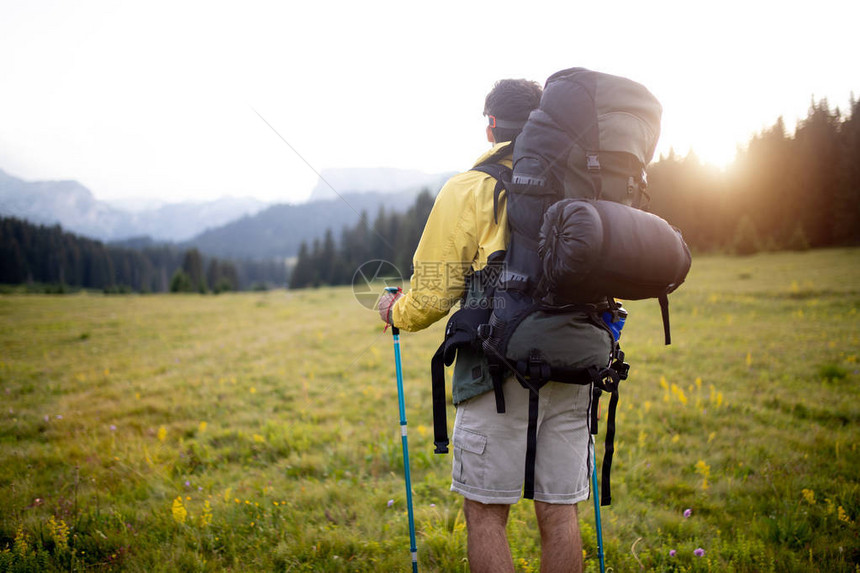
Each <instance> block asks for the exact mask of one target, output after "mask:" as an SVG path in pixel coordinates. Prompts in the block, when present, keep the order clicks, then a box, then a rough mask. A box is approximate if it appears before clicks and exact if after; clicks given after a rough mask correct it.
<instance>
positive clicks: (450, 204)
mask: <svg viewBox="0 0 860 573" xmlns="http://www.w3.org/2000/svg"><path fill="white" fill-rule="evenodd" d="M506 145H509V144H508V143H507V142H506V143H500V144H498V145H496V146H494V147H493V148H492V149H491V150H490V151H488V152H487V153H485V154H484V155H482V156H481V157H480V158H479V159H478V161H477V162H476V163H475V164H476V165H477V164H478V163H481V162H482V161H484V160H485V159H487V158H488V157H489V156H490V155H492V154H494V153H496V152H497V151H499V150H500V149H501V148H502V147H503V146H506ZM499 163H501V164H503V165H507V166H508V167H510V166H511V158H510V155H508V156H507V158H506V159H504V160H502V161H500V162H499ZM495 186H496V180H495V179H494V178H492V177H491V176H489V175H487V174H485V173H481V172H479V171H467V172H465V173H460V174H459V175H455V176H454V177H452V178H451V179H449V180H448V182H447V183H445V186H444V187H442V189H441V190H440V191H439V194H438V195H437V196H436V202H435V203H434V204H433V210H432V211H431V212H430V216H429V218H428V219H427V224H426V225H425V227H424V233H423V234H422V235H421V241H420V242H419V243H418V248H417V249H416V250H415V256H414V257H413V259H412V264H413V274H412V278H411V279H410V289H409V291H408V292H407V293H406V294H405V295H404V296H403V297H401V298H400V299H398V300H397V302H396V303H395V305H394V307H393V308H392V312H391V318H392V322H393V323H394V325H395V326H397V327H398V328H401V329H403V330H407V331H412V332H414V331H416V330H421V329H423V328H427V327H428V326H430V325H431V324H433V323H434V322H436V321H437V320H439V319H440V318H442V317H444V316H445V315H446V314H448V311H449V310H451V307H453V306H454V305H455V304H456V303H457V301H459V300H460V298H461V297H462V296H463V294H464V290H465V286H466V283H465V281H466V277H467V276H468V275H470V274H471V273H472V272H473V271H479V270H481V269H482V268H484V267H485V266H486V265H487V257H489V256H490V255H491V254H493V253H495V252H496V251H503V250H505V249H506V248H507V243H508V219H507V212H506V211H505V203H504V202H503V201H500V202H499V213H498V223H496V221H495V219H494V214H493V191H494V189H495Z"/></svg>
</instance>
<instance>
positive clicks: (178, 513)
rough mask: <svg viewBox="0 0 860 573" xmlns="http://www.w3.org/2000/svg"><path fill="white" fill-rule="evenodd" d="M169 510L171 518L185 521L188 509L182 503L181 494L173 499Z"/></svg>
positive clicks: (179, 521) (177, 521)
mask: <svg viewBox="0 0 860 573" xmlns="http://www.w3.org/2000/svg"><path fill="white" fill-rule="evenodd" d="M171 511H172V512H173V520H174V521H176V523H185V519H186V518H187V517H188V510H187V509H185V505H183V503H182V496H181V495H180V496H177V497H176V499H174V500H173V506H172V507H171Z"/></svg>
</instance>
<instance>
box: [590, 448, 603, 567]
mask: <svg viewBox="0 0 860 573" xmlns="http://www.w3.org/2000/svg"><path fill="white" fill-rule="evenodd" d="M594 448H595V446H594V436H593V435H592V436H591V489H593V490H594V491H593V497H594V524H595V530H596V532H597V559H599V560H600V573H606V564H605V563H604V562H603V527H602V526H601V525H600V496H599V495H598V492H597V457H596V456H595V455H594Z"/></svg>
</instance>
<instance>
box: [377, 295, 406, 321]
mask: <svg viewBox="0 0 860 573" xmlns="http://www.w3.org/2000/svg"><path fill="white" fill-rule="evenodd" d="M401 296H403V293H402V292H401V291H399V290H398V291H397V292H391V291H385V292H384V293H383V294H382V296H381V297H379V302H378V303H376V309H377V310H378V311H379V318H381V319H382V322H384V323H385V324H391V308H392V307H393V306H394V303H395V302H396V301H397V299H398V298H400V297H401Z"/></svg>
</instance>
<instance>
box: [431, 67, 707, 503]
mask: <svg viewBox="0 0 860 573" xmlns="http://www.w3.org/2000/svg"><path fill="white" fill-rule="evenodd" d="M661 114H662V108H661V106H660V103H659V102H658V101H657V99H656V98H655V97H654V96H653V95H652V94H651V93H650V92H649V91H648V90H647V89H646V88H645V87H644V86H642V85H640V84H638V83H636V82H633V81H631V80H629V79H626V78H621V77H618V76H612V75H609V74H603V73H599V72H594V71H590V70H586V69H584V68H571V69H568V70H563V71H561V72H558V73H556V74H554V75H553V76H551V77H550V78H549V79H548V80H547V83H546V86H545V88H544V92H543V95H542V97H541V101H540V106H539V107H538V109H536V110H534V111H533V112H532V113H531V115H530V116H529V120H528V122H527V123H526V125H525V127H524V128H523V130H522V132H521V133H520V135H519V136H518V137H517V139H516V142H515V144H514V150H513V170H512V171H511V170H508V169H507V168H504V167H502V166H500V165H498V164H494V163H493V162H492V158H491V160H490V161H489V162H488V163H487V164H485V165H481V166H478V167H476V169H478V170H480V171H484V172H486V173H489V174H491V175H492V176H493V177H495V178H496V179H497V181H498V184H497V186H496V193H495V195H496V201H495V202H496V203H497V202H498V197H499V195H500V194H501V193H504V194H505V196H506V209H507V216H508V225H509V228H510V243H509V245H508V249H507V251H506V253H505V254H504V260H503V262H502V264H501V266H500V272H498V273H494V276H493V277H492V278H493V280H492V281H487V280H486V279H487V277H484V276H479V277H478V278H479V279H480V280H478V281H477V282H478V283H480V284H479V285H478V288H479V289H481V291H482V294H483V296H484V297H485V298H486V299H487V300H488V301H489V304H478V305H476V304H470V305H468V306H465V307H464V308H462V309H461V310H459V311H458V312H457V313H455V314H454V315H453V316H452V317H451V319H450V320H449V322H448V327H447V328H446V338H445V341H444V342H443V344H442V346H440V348H439V351H438V352H437V354H436V356H434V359H433V364H432V372H433V380H434V382H433V396H434V427H435V432H436V437H435V443H436V451H437V453H444V451H447V418H446V415H445V408H444V406H445V405H444V397H445V393H444V366H443V364H447V365H450V364H451V363H452V362H453V360H454V356H455V353H456V350H457V349H458V348H461V347H463V346H465V345H471V346H473V347H480V348H481V349H482V350H483V351H484V353H485V355H486V357H487V359H488V362H489V366H490V374H491V376H492V378H493V387H494V392H495V397H496V405H497V410H498V411H499V412H500V413H503V412H504V410H505V404H504V394H503V392H502V383H503V381H504V379H505V378H506V377H507V376H508V375H513V376H515V377H516V378H517V380H519V382H520V384H522V385H523V386H524V387H526V388H528V389H530V404H529V430H528V436H527V453H526V460H525V486H524V493H523V496H524V497H526V498H532V497H533V495H534V465H535V455H536V454H535V444H536V440H537V436H536V427H537V425H536V424H537V414H538V412H537V408H538V392H539V390H540V388H541V387H542V386H544V385H545V384H547V383H548V382H550V381H555V382H564V383H571V384H593V385H594V386H593V388H594V394H593V398H594V399H593V401H592V405H591V416H590V424H591V431H592V433H596V414H597V399H598V398H599V397H600V393H601V392H602V391H607V392H610V393H611V395H612V398H611V401H610V406H609V416H608V421H607V435H606V453H605V455H604V462H603V488H602V490H603V495H602V503H603V504H604V505H606V504H608V503H609V502H610V499H611V493H610V487H609V469H610V466H611V463H612V450H613V437H614V412H615V408H616V405H617V400H618V384H619V382H620V381H621V380H622V379H624V378H626V376H627V370H628V368H629V367H628V366H627V365H626V364H625V363H624V354H623V352H621V349H620V347H619V345H618V336H619V325H620V324H623V320H624V318H625V317H626V312H625V311H624V310H623V309H622V308H621V305H620V304H618V303H617V302H616V300H615V299H616V297H617V298H621V299H626V300H638V299H644V298H657V299H658V300H659V301H660V305H661V309H662V315H663V322H664V331H665V337H666V343H667V344H669V343H670V334H669V320H668V298H667V295H668V294H669V293H671V292H672V291H673V290H675V289H676V288H677V287H678V286H679V285H680V284H681V283H682V282H683V281H684V279H685V277H686V275H687V272H688V271H689V268H690V264H691V257H690V252H689V249H688V248H687V246H686V244H685V243H684V240H683V238H682V237H681V234H680V232H679V231H678V230H677V229H675V228H674V227H672V226H671V225H669V224H668V223H667V222H666V221H664V220H663V219H661V218H660V217H657V216H656V215H653V214H651V213H647V212H646V211H644V210H642V208H643V207H645V206H646V205H647V200H648V195H647V193H646V187H647V183H646V177H645V166H646V165H647V164H648V163H649V162H650V161H651V159H652V158H653V155H654V150H655V147H656V145H657V139H658V137H659V133H660V117H661ZM472 286H474V285H472ZM440 380H441V381H440ZM440 385H441V388H440ZM440 401H441V405H440V403H439V402H440Z"/></svg>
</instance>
